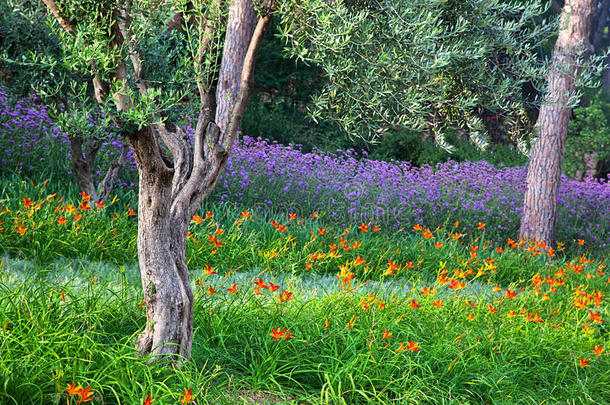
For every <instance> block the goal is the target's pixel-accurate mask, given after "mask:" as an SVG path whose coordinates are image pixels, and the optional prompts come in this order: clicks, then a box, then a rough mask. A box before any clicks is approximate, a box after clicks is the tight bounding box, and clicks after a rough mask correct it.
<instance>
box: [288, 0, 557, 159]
mask: <svg viewBox="0 0 610 405" xmlns="http://www.w3.org/2000/svg"><path fill="white" fill-rule="evenodd" d="M549 6H550V4H549V2H546V1H545V2H543V1H541V0H530V1H512V2H505V1H498V0H476V1H475V0H425V1H424V0H414V1H406V0H396V1H385V0H346V1H336V0H311V1H307V2H302V1H298V0H293V1H288V2H283V3H282V6H281V10H280V11H281V12H280V15H282V22H283V24H282V25H283V31H282V35H283V37H284V38H285V39H286V40H287V42H288V43H289V44H290V47H289V48H290V53H291V55H292V56H295V57H297V58H300V59H302V60H305V61H307V62H312V63H316V64H318V65H319V66H320V67H321V68H322V69H323V70H324V71H325V73H326V77H327V80H328V83H327V85H326V87H325V88H324V89H323V91H322V92H321V93H320V94H319V95H318V96H317V97H316V98H315V100H314V106H313V108H312V115H313V117H314V118H318V117H321V116H324V117H325V118H330V119H333V120H336V121H338V122H339V123H340V124H342V125H343V126H344V127H345V129H346V130H348V132H349V133H351V134H353V135H356V136H361V137H364V138H366V139H375V138H376V137H378V136H380V135H382V134H383V133H384V132H386V131H387V130H389V129H392V128H404V127H409V128H415V129H421V130H423V131H425V132H428V133H430V134H433V135H434V137H435V139H436V141H437V143H438V144H439V145H441V146H442V147H444V148H446V149H449V150H451V149H452V146H451V145H449V144H448V143H447V142H446V141H445V137H444V135H445V134H446V133H447V132H448V131H461V132H464V133H467V134H468V135H470V138H471V139H472V141H474V143H475V144H476V145H478V146H480V147H485V146H486V143H487V140H486V138H487V136H486V135H487V132H486V127H485V124H484V122H483V120H482V119H481V116H485V115H494V116H500V117H502V120H503V122H504V124H505V125H507V127H508V129H509V132H510V133H511V136H512V137H513V138H514V139H515V140H523V139H525V138H526V136H527V131H528V129H529V120H528V115H527V109H528V107H531V106H533V105H534V101H535V100H533V99H531V98H528V96H527V95H526V94H525V93H524V92H523V88H524V86H526V85H528V86H530V87H531V86H534V87H535V88H536V87H541V86H542V85H543V84H544V80H543V79H544V76H545V72H546V68H545V63H544V62H543V61H541V60H540V58H539V57H538V55H537V51H538V47H539V46H540V44H542V43H543V42H544V41H546V40H547V39H548V38H549V36H550V35H551V34H552V33H553V31H554V30H555V26H556V25H555V23H554V22H553V21H551V22H549V21H545V19H544V18H543V15H544V13H545V12H546V10H547V8H548V7H549Z"/></svg>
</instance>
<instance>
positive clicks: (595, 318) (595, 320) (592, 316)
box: [589, 310, 604, 323]
mask: <svg viewBox="0 0 610 405" xmlns="http://www.w3.org/2000/svg"><path fill="white" fill-rule="evenodd" d="M589 320H590V321H591V322H593V323H602V322H604V320H603V319H602V317H601V316H599V314H598V313H597V312H593V311H591V310H589Z"/></svg>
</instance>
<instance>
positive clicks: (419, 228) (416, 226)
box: [413, 224, 424, 231]
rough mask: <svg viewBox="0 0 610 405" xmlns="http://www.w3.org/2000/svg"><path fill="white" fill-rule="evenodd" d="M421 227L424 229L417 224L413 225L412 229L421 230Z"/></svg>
mask: <svg viewBox="0 0 610 405" xmlns="http://www.w3.org/2000/svg"><path fill="white" fill-rule="evenodd" d="M422 229H424V228H423V227H422V226H421V225H419V224H417V225H415V226H413V230H414V231H421V230H422Z"/></svg>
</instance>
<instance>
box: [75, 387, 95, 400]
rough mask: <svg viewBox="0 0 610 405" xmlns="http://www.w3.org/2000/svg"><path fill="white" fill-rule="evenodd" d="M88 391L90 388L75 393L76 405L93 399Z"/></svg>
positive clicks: (91, 393)
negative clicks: (76, 396) (76, 397)
mask: <svg viewBox="0 0 610 405" xmlns="http://www.w3.org/2000/svg"><path fill="white" fill-rule="evenodd" d="M90 389H91V387H85V388H83V389H82V390H80V392H78V393H77V395H78V400H77V401H76V403H77V404H82V403H83V402H91V401H93V398H91V397H92V396H93V392H90V391H89V390H90Z"/></svg>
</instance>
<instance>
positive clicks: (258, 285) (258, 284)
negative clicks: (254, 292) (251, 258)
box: [254, 277, 269, 288]
mask: <svg viewBox="0 0 610 405" xmlns="http://www.w3.org/2000/svg"><path fill="white" fill-rule="evenodd" d="M254 284H255V285H256V288H269V286H268V285H267V283H266V282H264V281H263V279H262V278H260V277H259V278H258V279H257V280H256V281H255V282H254Z"/></svg>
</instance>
